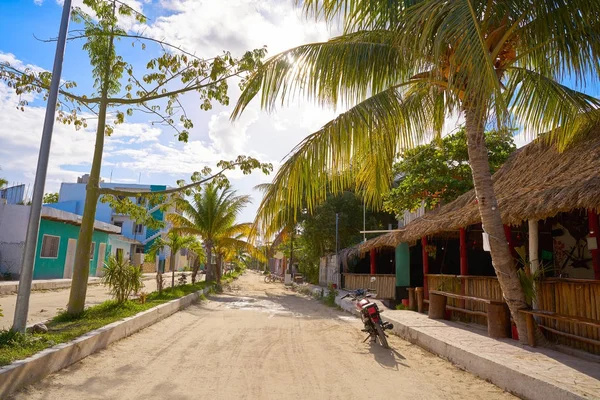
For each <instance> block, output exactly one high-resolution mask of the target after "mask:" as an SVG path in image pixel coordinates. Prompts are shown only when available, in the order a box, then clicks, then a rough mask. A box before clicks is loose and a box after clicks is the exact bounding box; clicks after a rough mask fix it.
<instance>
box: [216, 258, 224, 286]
mask: <svg viewBox="0 0 600 400" xmlns="http://www.w3.org/2000/svg"><path fill="white" fill-rule="evenodd" d="M216 269H217V286H221V277H222V275H223V256H222V255H221V254H217V268H216Z"/></svg>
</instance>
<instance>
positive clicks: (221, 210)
mask: <svg viewBox="0 0 600 400" xmlns="http://www.w3.org/2000/svg"><path fill="white" fill-rule="evenodd" d="M180 184H181V185H183V182H182V181H180ZM185 194H186V195H187V196H189V198H186V197H183V196H182V197H178V198H176V199H175V203H174V204H175V206H176V207H177V210H178V211H180V212H181V214H170V215H169V220H170V222H171V223H173V226H174V228H173V229H174V230H176V231H178V232H180V233H183V234H189V235H197V236H200V238H201V239H202V242H203V244H204V247H205V249H206V259H207V265H208V269H207V274H206V280H207V281H209V280H216V281H217V285H220V282H221V281H220V279H221V274H220V271H218V268H215V265H214V264H213V262H212V260H213V254H215V255H216V256H218V255H219V254H220V253H219V251H222V250H221V249H222V248H224V247H227V246H228V245H233V244H240V245H241V243H240V238H239V235H240V234H245V233H246V232H247V231H248V229H249V224H238V223H236V218H237V216H238V215H239V213H240V212H241V211H242V209H243V208H244V207H245V206H246V205H248V203H249V202H250V197H249V196H238V195H236V192H235V190H232V189H231V188H230V187H228V186H225V187H223V188H220V187H219V185H217V184H215V183H209V184H206V185H203V186H201V187H194V188H193V189H190V190H188V191H187V192H186V193H185ZM215 250H216V251H215ZM219 266H220V261H219ZM197 273H198V268H197V266H194V268H193V269H192V280H193V281H194V280H195V279H196V274H197Z"/></svg>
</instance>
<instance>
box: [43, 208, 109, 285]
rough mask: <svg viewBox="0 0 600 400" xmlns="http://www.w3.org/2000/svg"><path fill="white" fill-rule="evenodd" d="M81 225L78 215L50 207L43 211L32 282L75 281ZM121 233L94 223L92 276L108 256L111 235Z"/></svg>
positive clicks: (99, 223)
mask: <svg viewBox="0 0 600 400" xmlns="http://www.w3.org/2000/svg"><path fill="white" fill-rule="evenodd" d="M80 225H81V216H79V215H76V214H73V213H69V212H66V211H62V210H57V209H54V208H50V207H44V208H43V209H42V219H41V221H40V232H39V236H38V244H37V251H36V255H35V266H34V270H33V279H57V278H71V277H72V273H73V265H74V261H75V248H76V246H77V237H78V236H79V228H80ZM120 231H121V228H119V227H117V226H115V225H111V224H107V223H104V222H100V221H95V222H94V233H93V236H92V247H91V248H90V276H96V275H98V274H97V272H98V271H99V270H100V269H101V268H102V266H103V265H104V260H105V259H106V257H107V255H108V254H109V251H110V248H109V234H111V233H120Z"/></svg>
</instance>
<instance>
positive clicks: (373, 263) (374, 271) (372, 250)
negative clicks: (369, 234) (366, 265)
mask: <svg viewBox="0 0 600 400" xmlns="http://www.w3.org/2000/svg"><path fill="white" fill-rule="evenodd" d="M369 255H370V257H371V275H375V274H376V273H377V265H376V263H375V249H371V251H370V253H369Z"/></svg>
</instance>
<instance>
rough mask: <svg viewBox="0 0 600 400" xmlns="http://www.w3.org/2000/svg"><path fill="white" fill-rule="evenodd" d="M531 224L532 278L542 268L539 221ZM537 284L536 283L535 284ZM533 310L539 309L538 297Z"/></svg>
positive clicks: (530, 256)
mask: <svg viewBox="0 0 600 400" xmlns="http://www.w3.org/2000/svg"><path fill="white" fill-rule="evenodd" d="M528 224H529V267H530V272H531V276H535V273H536V272H537V270H538V269H539V267H540V260H539V258H538V257H539V243H540V242H539V228H538V221H537V220H533V219H530V220H529V221H528ZM534 284H535V283H534ZM533 308H534V309H537V308H538V301H537V296H536V298H534V299H533Z"/></svg>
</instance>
